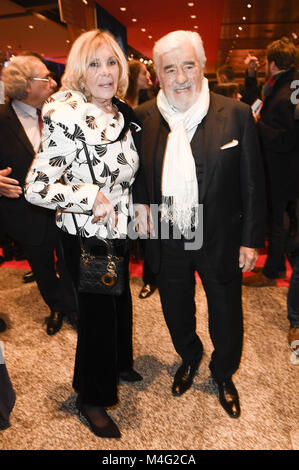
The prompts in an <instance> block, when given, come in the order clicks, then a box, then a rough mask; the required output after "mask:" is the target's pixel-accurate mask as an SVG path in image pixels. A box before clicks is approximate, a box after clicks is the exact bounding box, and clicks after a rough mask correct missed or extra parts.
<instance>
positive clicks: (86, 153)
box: [72, 141, 113, 255]
mask: <svg viewBox="0 0 299 470" xmlns="http://www.w3.org/2000/svg"><path fill="white" fill-rule="evenodd" d="M82 145H83V149H84V152H85V156H86V160H87V164H88V167H89V171H90V174H91V178H92V182H93V184H96V185H97V180H96V177H95V174H94V171H93V167H92V163H91V160H90V157H89V152H88V149H87V145H86V143H85V142H83V141H82ZM72 216H73V221H74V224H75V227H76V232H77V235H78V238H79V243H80V248H81V251H82V253H86V250H85V248H84V244H83V240H82V237H81V235H80V231H79V227H78V224H77V220H76V217H75V215H74V213H73V212H72ZM97 239H98V240H99V241H103V242H104V243H105V244H106V247H107V251H108V253H109V254H110V255H113V246H112V245H111V243H110V242H109V241H108V240H106V239H105V238H102V237H97Z"/></svg>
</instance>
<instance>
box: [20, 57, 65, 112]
mask: <svg viewBox="0 0 299 470" xmlns="http://www.w3.org/2000/svg"><path fill="white" fill-rule="evenodd" d="M30 78H31V79H30V80H28V87H27V92H28V95H27V98H26V100H24V101H26V102H27V103H28V104H30V105H31V106H34V107H36V108H41V107H42V105H43V103H44V101H45V100H46V99H47V98H49V96H50V95H52V93H54V91H55V89H56V87H57V83H56V82H55V80H54V79H53V78H51V76H50V71H49V70H48V69H47V67H46V65H45V64H44V63H43V62H41V61H40V60H36V61H34V67H33V74H32V77H30ZM40 78H41V79H47V80H45V81H43V80H39V79H40Z"/></svg>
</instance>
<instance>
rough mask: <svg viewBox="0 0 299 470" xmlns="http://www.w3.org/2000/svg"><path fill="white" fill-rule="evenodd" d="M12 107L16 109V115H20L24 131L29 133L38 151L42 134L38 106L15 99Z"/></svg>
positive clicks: (28, 135) (33, 145)
mask: <svg viewBox="0 0 299 470" xmlns="http://www.w3.org/2000/svg"><path fill="white" fill-rule="evenodd" d="M12 107H13V109H14V110H15V112H16V115H17V116H18V118H19V120H20V122H21V124H22V126H23V128H24V131H25V132H26V134H27V137H28V139H29V140H30V142H31V144H32V147H33V148H34V150H35V152H38V150H39V148H40V141H41V136H40V129H39V124H38V116H37V112H36V108H34V107H33V106H30V105H29V104H26V103H23V101H19V100H13V101H12Z"/></svg>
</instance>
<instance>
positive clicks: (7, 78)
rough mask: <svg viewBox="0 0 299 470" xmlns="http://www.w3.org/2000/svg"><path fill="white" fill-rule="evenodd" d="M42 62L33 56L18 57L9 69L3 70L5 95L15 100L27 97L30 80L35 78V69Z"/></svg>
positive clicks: (10, 64)
mask: <svg viewBox="0 0 299 470" xmlns="http://www.w3.org/2000/svg"><path fill="white" fill-rule="evenodd" d="M37 62H40V60H39V59H38V58H36V57H33V56H17V57H14V58H13V60H11V61H10V62H9V64H8V66H7V67H4V68H3V69H2V80H3V83H4V86H5V94H6V95H7V96H9V98H11V99H13V100H23V99H25V98H26V97H27V94H28V92H27V87H28V80H29V78H30V77H32V76H34V73H35V67H34V65H36V63H37Z"/></svg>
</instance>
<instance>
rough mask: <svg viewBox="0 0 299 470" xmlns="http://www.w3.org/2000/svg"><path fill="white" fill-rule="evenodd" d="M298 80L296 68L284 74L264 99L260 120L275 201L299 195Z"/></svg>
mask: <svg viewBox="0 0 299 470" xmlns="http://www.w3.org/2000/svg"><path fill="white" fill-rule="evenodd" d="M294 80H299V72H298V71H296V69H295V68H291V69H290V70H288V71H287V72H285V73H283V74H281V76H280V77H279V78H278V79H277V80H276V82H275V84H274V86H273V88H272V90H271V92H270V94H269V95H268V96H267V97H266V98H265V100H264V103H263V107H262V110H261V117H260V120H259V122H258V129H259V134H260V137H261V142H262V150H263V155H264V157H265V163H266V169H267V171H266V173H267V176H268V177H269V184H270V189H271V192H272V197H273V198H274V200H275V199H276V200H284V201H285V200H288V199H293V198H297V197H299V121H297V120H295V115H294V113H295V108H296V103H295V102H293V103H292V100H291V95H292V93H294V91H295V89H294V88H291V84H292V82H293V81H294ZM297 96H298V93H297V94H296V95H295V97H297Z"/></svg>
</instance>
